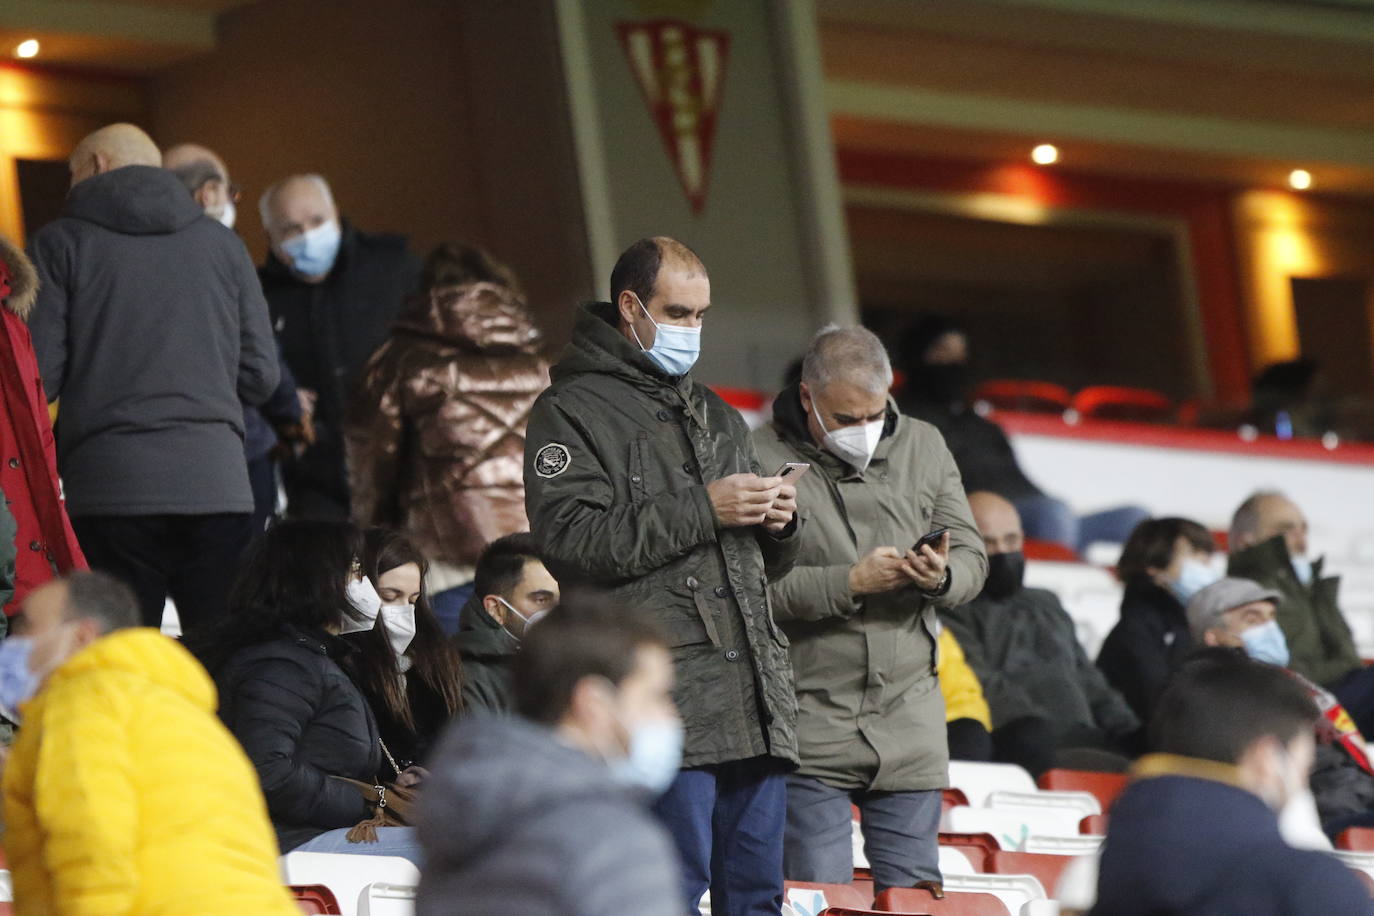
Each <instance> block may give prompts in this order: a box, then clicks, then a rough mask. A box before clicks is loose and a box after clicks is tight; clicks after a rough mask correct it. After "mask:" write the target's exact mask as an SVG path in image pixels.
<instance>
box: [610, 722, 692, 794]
mask: <svg viewBox="0 0 1374 916" xmlns="http://www.w3.org/2000/svg"><path fill="white" fill-rule="evenodd" d="M682 741H683V738H682V721H681V720H679V719H655V720H653V721H652V722H645V723H643V724H642V725H639V726H636V727H635V728H634V729H633V730H632V731H631V732H630V753H629V754H628V755H627V756H625V757H622V758H620V759H619V760H614V761H612V762H611V775H612V776H614V777H615V778H616V780H618V781H619V782H622V783H625V784H626V785H632V786H640V787H642V788H645V789H648V790H649V791H650V792H653V793H654V794H655V795H662V794H663V793H664V792H666V791H667V789H668V786H670V785H672V783H673V779H674V778H675V777H676V776H677V773H678V770H679V769H680V768H681V767H682Z"/></svg>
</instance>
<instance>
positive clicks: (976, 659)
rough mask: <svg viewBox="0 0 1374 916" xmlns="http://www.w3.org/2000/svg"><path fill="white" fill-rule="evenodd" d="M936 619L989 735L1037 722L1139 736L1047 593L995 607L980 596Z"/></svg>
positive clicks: (1023, 594)
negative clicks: (985, 714) (978, 701)
mask: <svg viewBox="0 0 1374 916" xmlns="http://www.w3.org/2000/svg"><path fill="white" fill-rule="evenodd" d="M941 616H942V617H943V618H944V621H945V623H946V624H948V625H949V628H950V629H951V630H953V631H954V632H955V634H956V635H957V636H958V637H959V642H960V644H961V645H962V646H963V647H964V654H965V655H966V656H967V657H968V660H969V664H971V665H972V666H973V670H974V671H976V672H977V673H978V680H979V681H981V682H982V684H983V693H984V694H985V695H986V696H987V698H988V705H989V706H991V707H992V721H993V726H994V727H996V728H1001V727H1002V726H1003V725H1006V724H1007V723H1008V722H1011V721H1013V720H1015V719H1019V718H1022V717H1023V716H1036V717H1039V718H1043V719H1049V720H1050V721H1052V722H1054V723H1055V724H1056V725H1058V726H1060V727H1061V728H1065V729H1070V728H1073V727H1074V726H1082V727H1087V728H1096V729H1101V730H1102V731H1103V732H1105V733H1107V734H1108V735H1111V736H1113V737H1117V738H1122V737H1125V736H1128V735H1130V734H1132V733H1134V732H1135V731H1136V730H1137V729H1139V728H1140V720H1139V719H1137V718H1136V715H1135V713H1134V712H1132V711H1131V707H1130V706H1129V705H1127V703H1126V700H1125V699H1124V698H1123V697H1122V696H1121V694H1119V693H1117V692H1116V691H1115V690H1114V689H1112V686H1111V685H1110V684H1108V683H1107V679H1106V678H1105V677H1103V675H1102V671H1101V670H1100V669H1098V668H1097V667H1096V666H1095V665H1093V663H1092V662H1091V661H1089V660H1088V656H1087V655H1086V654H1085V653H1084V652H1083V646H1082V644H1081V643H1079V641H1078V634H1077V632H1076V631H1075V629H1074V625H1073V619H1072V618H1071V617H1069V615H1068V613H1067V612H1066V611H1065V610H1064V607H1063V605H1061V604H1060V603H1059V599H1058V598H1057V597H1056V596H1055V594H1054V593H1053V592H1049V591H1046V590H1044V589H1042V588H1019V589H1017V590H1016V591H1015V592H1014V593H1012V594H1011V595H1009V596H1008V597H1006V598H1001V599H997V598H992V597H990V596H988V595H980V596H978V597H977V598H975V599H973V600H972V601H970V602H968V603H967V604H962V605H960V606H958V607H954V608H950V609H949V610H948V611H945V612H944V613H943V614H942V615H941Z"/></svg>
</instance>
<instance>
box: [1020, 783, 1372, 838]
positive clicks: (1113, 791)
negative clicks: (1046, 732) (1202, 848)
mask: <svg viewBox="0 0 1374 916" xmlns="http://www.w3.org/2000/svg"><path fill="white" fill-rule="evenodd" d="M1126 782H1127V777H1126V775H1125V774H1124V773H1094V772H1091V771H1089V770H1058V769H1056V770H1046V771H1045V772H1044V773H1042V774H1040V779H1039V785H1040V788H1042V789H1053V790H1059V791H1076V792H1090V793H1092V795H1093V796H1094V797H1095V798H1096V799H1097V801H1098V804H1100V805H1101V806H1102V810H1103V811H1106V810H1107V809H1108V808H1110V807H1111V806H1112V802H1114V801H1116V797H1117V796H1118V795H1120V794H1121V790H1122V789H1124V788H1126ZM1371 832H1374V831H1371Z"/></svg>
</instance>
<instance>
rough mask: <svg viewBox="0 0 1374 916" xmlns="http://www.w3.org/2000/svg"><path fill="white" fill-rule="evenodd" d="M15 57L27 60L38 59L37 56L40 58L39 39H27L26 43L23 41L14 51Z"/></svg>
mask: <svg viewBox="0 0 1374 916" xmlns="http://www.w3.org/2000/svg"><path fill="white" fill-rule="evenodd" d="M14 56H15V57H25V58H27V57H37V56H38V39H37V38H30V39H27V40H26V41H21V42H19V44H18V45H17V46H16V47H15V49H14Z"/></svg>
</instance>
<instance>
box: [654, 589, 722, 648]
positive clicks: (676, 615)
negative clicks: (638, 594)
mask: <svg viewBox="0 0 1374 916" xmlns="http://www.w3.org/2000/svg"><path fill="white" fill-rule="evenodd" d="M690 581H695V580H690ZM666 591H667V595H666V596H663V594H662V593H659V594H660V597H659V599H658V600H656V601H654V602H653V603H652V604H648V605H647V606H648V607H651V608H652V607H657V611H656V613H655V614H654V623H655V624H656V625H657V626H658V628H659V630H660V631H661V632H662V634H663V638H664V639H665V640H666V641H667V643H668V648H669V649H680V648H683V647H685V646H695V645H703V644H706V643H710V642H716V644H717V645H719V639H718V637H717V638H716V639H712V632H713V630H714V626H715V619H714V618H709V619H710V620H711V625H712V629H707V626H706V620H707V619H708V618H707V617H704V616H703V614H702V610H701V608H700V606H699V605H698V601H697V597H696V595H695V593H694V592H693V590H692V589H690V588H688V587H683V586H678V587H674V586H669V587H668V588H667V590H666ZM664 597H666V599H667V600H666V601H665V600H663V598H664Z"/></svg>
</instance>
